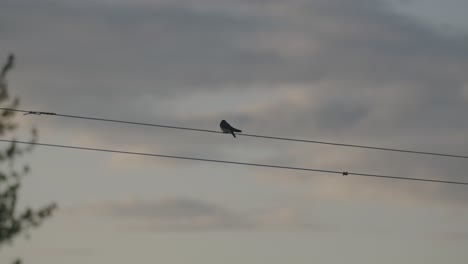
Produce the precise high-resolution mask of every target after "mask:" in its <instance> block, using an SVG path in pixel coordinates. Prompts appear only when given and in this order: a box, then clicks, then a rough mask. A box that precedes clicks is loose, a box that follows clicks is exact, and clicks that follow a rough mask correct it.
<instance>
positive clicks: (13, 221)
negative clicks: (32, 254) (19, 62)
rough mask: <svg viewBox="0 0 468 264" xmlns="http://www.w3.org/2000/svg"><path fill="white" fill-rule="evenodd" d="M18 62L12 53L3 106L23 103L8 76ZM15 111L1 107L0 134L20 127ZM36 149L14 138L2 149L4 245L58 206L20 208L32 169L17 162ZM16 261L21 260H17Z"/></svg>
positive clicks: (0, 80) (0, 81) (2, 82)
mask: <svg viewBox="0 0 468 264" xmlns="http://www.w3.org/2000/svg"><path fill="white" fill-rule="evenodd" d="M14 64H15V57H14V55H13V54H10V55H9V56H8V58H7V61H6V63H5V64H4V65H3V67H2V70H1V72H0V106H2V107H5V108H16V107H17V106H18V105H19V98H17V97H16V98H10V96H9V93H8V85H7V80H6V77H7V74H8V72H9V71H10V70H11V69H13V67H14ZM15 114H16V113H15V112H12V111H8V110H2V111H0V137H11V135H12V134H13V133H14V131H15V130H16V129H17V128H18V125H17V124H16V123H15V122H14V117H15ZM31 135H32V138H31V141H30V142H31V143H33V142H36V140H37V136H38V133H37V130H36V129H34V128H33V129H32V131H31ZM32 150H33V145H32V144H31V145H28V146H26V147H20V146H18V144H15V143H14V142H13V143H11V144H10V145H9V146H7V147H6V148H5V149H0V165H1V170H0V248H1V246H3V245H5V244H10V243H11V242H12V241H13V239H14V238H16V237H17V236H18V235H20V234H27V232H28V230H29V229H31V228H34V227H38V226H39V225H40V224H41V223H42V222H43V220H44V219H46V218H47V217H49V216H50V215H51V214H52V212H53V211H54V209H55V208H56V204H49V205H46V206H44V207H42V208H39V209H31V208H26V209H24V210H23V211H22V212H17V210H18V209H17V201H18V191H19V189H20V187H21V179H22V178H23V177H24V176H25V175H27V174H28V173H29V172H30V168H29V166H28V165H21V166H17V164H16V161H17V160H18V158H20V157H22V156H23V155H25V154H27V153H29V152H31V151H32ZM18 167H19V168H18ZM15 263H21V261H20V260H17V261H16V262H15Z"/></svg>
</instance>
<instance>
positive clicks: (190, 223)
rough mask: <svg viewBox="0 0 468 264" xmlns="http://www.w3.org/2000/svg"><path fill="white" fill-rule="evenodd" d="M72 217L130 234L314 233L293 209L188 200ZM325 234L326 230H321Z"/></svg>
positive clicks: (133, 204)
mask: <svg viewBox="0 0 468 264" xmlns="http://www.w3.org/2000/svg"><path fill="white" fill-rule="evenodd" d="M64 213H65V215H68V216H71V217H77V216H80V217H82V218H83V217H88V218H90V217H91V218H92V217H104V218H107V217H110V218H112V219H117V220H116V221H117V222H119V224H121V225H122V224H123V225H124V226H127V228H129V229H130V230H144V231H148V230H150V231H206V230H230V229H248V230H261V229H272V228H276V229H278V228H279V229H284V228H286V229H316V230H320V229H321V228H322V227H321V225H318V224H316V223H308V222H306V221H305V219H304V218H303V217H302V216H301V213H300V212H299V211H297V210H296V209H294V208H274V209H270V210H264V211H259V212H247V213H241V212H237V211H234V210H230V209H226V208H223V207H220V206H218V205H215V204H212V203H208V202H204V201H200V200H193V199H187V198H168V199H163V200H158V201H142V200H129V201H124V202H117V201H114V202H107V203H101V204H95V205H92V206H86V207H81V208H75V209H68V210H67V211H66V212H64ZM324 230H325V229H324Z"/></svg>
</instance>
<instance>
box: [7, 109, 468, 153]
mask: <svg viewBox="0 0 468 264" xmlns="http://www.w3.org/2000/svg"><path fill="white" fill-rule="evenodd" d="M0 110H7V111H15V112H21V113H25V115H29V114H35V115H53V116H61V117H68V118H75V119H85V120H94V121H102V122H112V123H120V124H130V125H139V126H150V127H161V128H171V129H179V130H190V131H198V132H208V133H216V134H223V132H220V131H216V130H208V129H198V128H190V127H180V126H168V125H159V124H150V123H141V122H131V121H123V120H115V119H106V118H98V117H87V116H77V115H64V114H58V113H50V112H37V111H26V110H19V109H10V108H0ZM236 135H239V136H244V137H255V138H265V139H273V140H281V141H292V142H302V143H310V144H321V145H331V146H340V147H349V148H361V149H372V150H381V151H392V152H400V153H410V154H419V155H429V156H439V157H448V158H458V159H468V156H467V155H457V154H447V153H438V152H427V151H417V150H407V149H397V148H384V147H374V146H366V145H356V144H345V143H336V142H327V141H318V140H307V139H296V138H285V137H272V136H263V135H255V134H246V133H241V134H236Z"/></svg>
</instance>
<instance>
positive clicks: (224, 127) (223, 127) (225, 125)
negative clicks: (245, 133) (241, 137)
mask: <svg viewBox="0 0 468 264" xmlns="http://www.w3.org/2000/svg"><path fill="white" fill-rule="evenodd" d="M219 127H220V128H221V131H223V133H226V134H227V133H231V134H232V136H233V137H236V134H235V133H234V132H237V133H242V130H239V129H237V128H234V127H232V126H231V125H230V124H229V123H228V122H226V120H223V121H221V123H219Z"/></svg>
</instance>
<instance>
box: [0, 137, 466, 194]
mask: <svg viewBox="0 0 468 264" xmlns="http://www.w3.org/2000/svg"><path fill="white" fill-rule="evenodd" d="M0 142H8V143H18V144H28V145H37V146H45V147H54V148H66V149H75V150H88V151H98V152H107V153H118V154H127V155H137V156H147V157H159V158H168V159H181V160H193V161H204V162H212V163H223V164H233V165H243V166H254V167H266V168H273V169H284V170H296V171H308V172H322V173H328V174H340V175H343V176H348V175H353V176H362V177H374V178H386V179H393V180H408V181H419V182H433V183H446V184H457V185H468V182H458V181H443V180H433V179H425V178H410V177H399V176H388V175H380V174H368V173H356V172H348V171H336V170H322V169H313V168H300V167H288V166H278V165H270V164H260V163H247V162H238V161H227V160H217V159H204V158H194V157H184V156H173V155H163V154H153V153H142V152H132V151H123V150H111V149H102V148H90V147H81V146H70V145H59V144H49V143H39V142H26V141H16V140H4V139H0Z"/></svg>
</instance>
